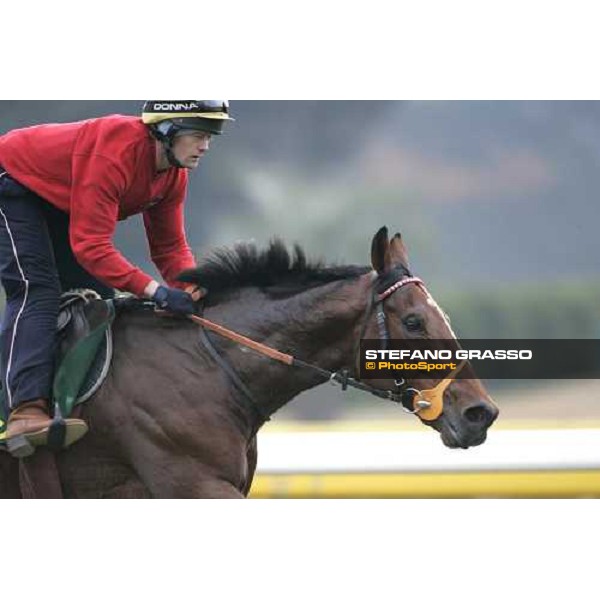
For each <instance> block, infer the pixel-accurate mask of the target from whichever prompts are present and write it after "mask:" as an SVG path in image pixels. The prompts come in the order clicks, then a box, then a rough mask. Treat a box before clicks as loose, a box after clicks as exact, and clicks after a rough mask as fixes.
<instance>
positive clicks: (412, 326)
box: [402, 315, 425, 333]
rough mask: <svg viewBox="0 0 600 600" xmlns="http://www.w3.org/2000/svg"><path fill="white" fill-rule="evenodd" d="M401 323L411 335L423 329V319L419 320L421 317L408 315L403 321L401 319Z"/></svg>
mask: <svg viewBox="0 0 600 600" xmlns="http://www.w3.org/2000/svg"><path fill="white" fill-rule="evenodd" d="M402 323H403V325H404V327H406V329H407V331H410V332H412V333H416V332H419V331H423V329H424V328H425V327H424V325H425V324H424V322H423V319H421V317H418V316H417V315H409V316H408V317H405V318H404V319H402Z"/></svg>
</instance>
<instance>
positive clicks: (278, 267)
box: [178, 238, 370, 296]
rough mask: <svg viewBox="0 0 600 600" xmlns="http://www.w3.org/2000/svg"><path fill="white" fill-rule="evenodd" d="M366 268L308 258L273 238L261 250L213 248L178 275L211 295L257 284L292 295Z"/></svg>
mask: <svg viewBox="0 0 600 600" xmlns="http://www.w3.org/2000/svg"><path fill="white" fill-rule="evenodd" d="M368 271H370V269H369V268H368V267H356V266H325V265H323V263H322V262H321V261H311V262H309V261H308V260H307V259H306V254H305V253H304V250H303V249H302V248H301V247H300V246H299V245H297V244H296V245H294V248H293V253H290V252H289V251H288V249H287V248H286V246H285V244H284V243H283V242H282V241H281V240H280V239H278V238H276V239H274V240H272V241H271V243H270V244H269V246H268V247H267V248H266V249H264V250H259V249H258V248H257V247H256V245H255V244H254V243H240V244H236V245H235V246H234V247H233V248H219V249H216V250H214V251H213V252H211V253H210V254H209V255H208V256H206V257H205V258H204V259H203V260H202V261H201V262H200V264H199V265H198V267H197V268H196V269H190V270H187V271H184V272H183V273H181V275H180V276H179V277H178V279H179V281H183V282H186V283H193V284H197V285H200V286H202V287H205V288H207V289H208V290H209V291H210V294H211V295H213V294H220V293H223V292H227V291H232V290H234V289H238V288H241V287H259V288H261V289H264V290H265V291H266V292H267V293H269V295H272V296H293V295H295V294H298V293H300V292H302V291H305V290H306V289H308V288H312V287H317V286H320V285H324V284H326V283H331V282H334V281H343V280H350V279H356V278H357V277H359V276H360V275H363V274H364V273H367V272H368Z"/></svg>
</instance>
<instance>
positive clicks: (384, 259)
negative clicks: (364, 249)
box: [371, 227, 392, 275]
mask: <svg viewBox="0 0 600 600" xmlns="http://www.w3.org/2000/svg"><path fill="white" fill-rule="evenodd" d="M371 265H372V266H373V269H375V271H377V273H378V274H379V275H381V274H382V273H385V272H387V271H389V270H390V268H391V267H392V255H391V253H390V243H389V241H388V230H387V227H382V228H381V229H380V230H379V231H378V232H377V233H376V234H375V236H374V237H373V241H372V242H371Z"/></svg>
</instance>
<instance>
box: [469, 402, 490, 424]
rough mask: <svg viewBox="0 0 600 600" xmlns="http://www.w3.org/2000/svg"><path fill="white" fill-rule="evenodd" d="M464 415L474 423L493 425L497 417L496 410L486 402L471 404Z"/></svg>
mask: <svg viewBox="0 0 600 600" xmlns="http://www.w3.org/2000/svg"><path fill="white" fill-rule="evenodd" d="M463 417H464V418H465V419H466V420H467V421H468V422H469V423H471V424H473V425H479V426H487V425H491V424H492V422H493V421H494V419H495V418H496V412H495V411H493V410H492V409H491V408H489V407H488V406H486V405H485V404H478V405H477V406H471V407H469V408H467V409H466V410H465V411H464V412H463Z"/></svg>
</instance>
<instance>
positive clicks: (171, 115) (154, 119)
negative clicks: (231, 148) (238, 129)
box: [142, 100, 233, 137]
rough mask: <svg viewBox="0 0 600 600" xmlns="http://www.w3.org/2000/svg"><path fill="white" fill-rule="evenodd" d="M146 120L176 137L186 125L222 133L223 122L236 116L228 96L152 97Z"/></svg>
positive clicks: (168, 134) (218, 133)
mask: <svg viewBox="0 0 600 600" xmlns="http://www.w3.org/2000/svg"><path fill="white" fill-rule="evenodd" d="M142 121H143V122H144V123H145V124H146V125H148V126H149V127H150V128H151V129H153V130H158V131H160V133H161V134H163V135H165V136H167V137H172V135H174V134H175V133H177V132H178V131H181V130H182V129H193V130H197V131H206V132H207V133H212V134H215V135H220V134H221V133H222V132H223V125H224V124H225V123H226V122H227V121H233V119H232V118H231V117H230V116H229V102H228V101H227V100H148V101H147V102H146V103H145V104H144V108H143V109H142Z"/></svg>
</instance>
